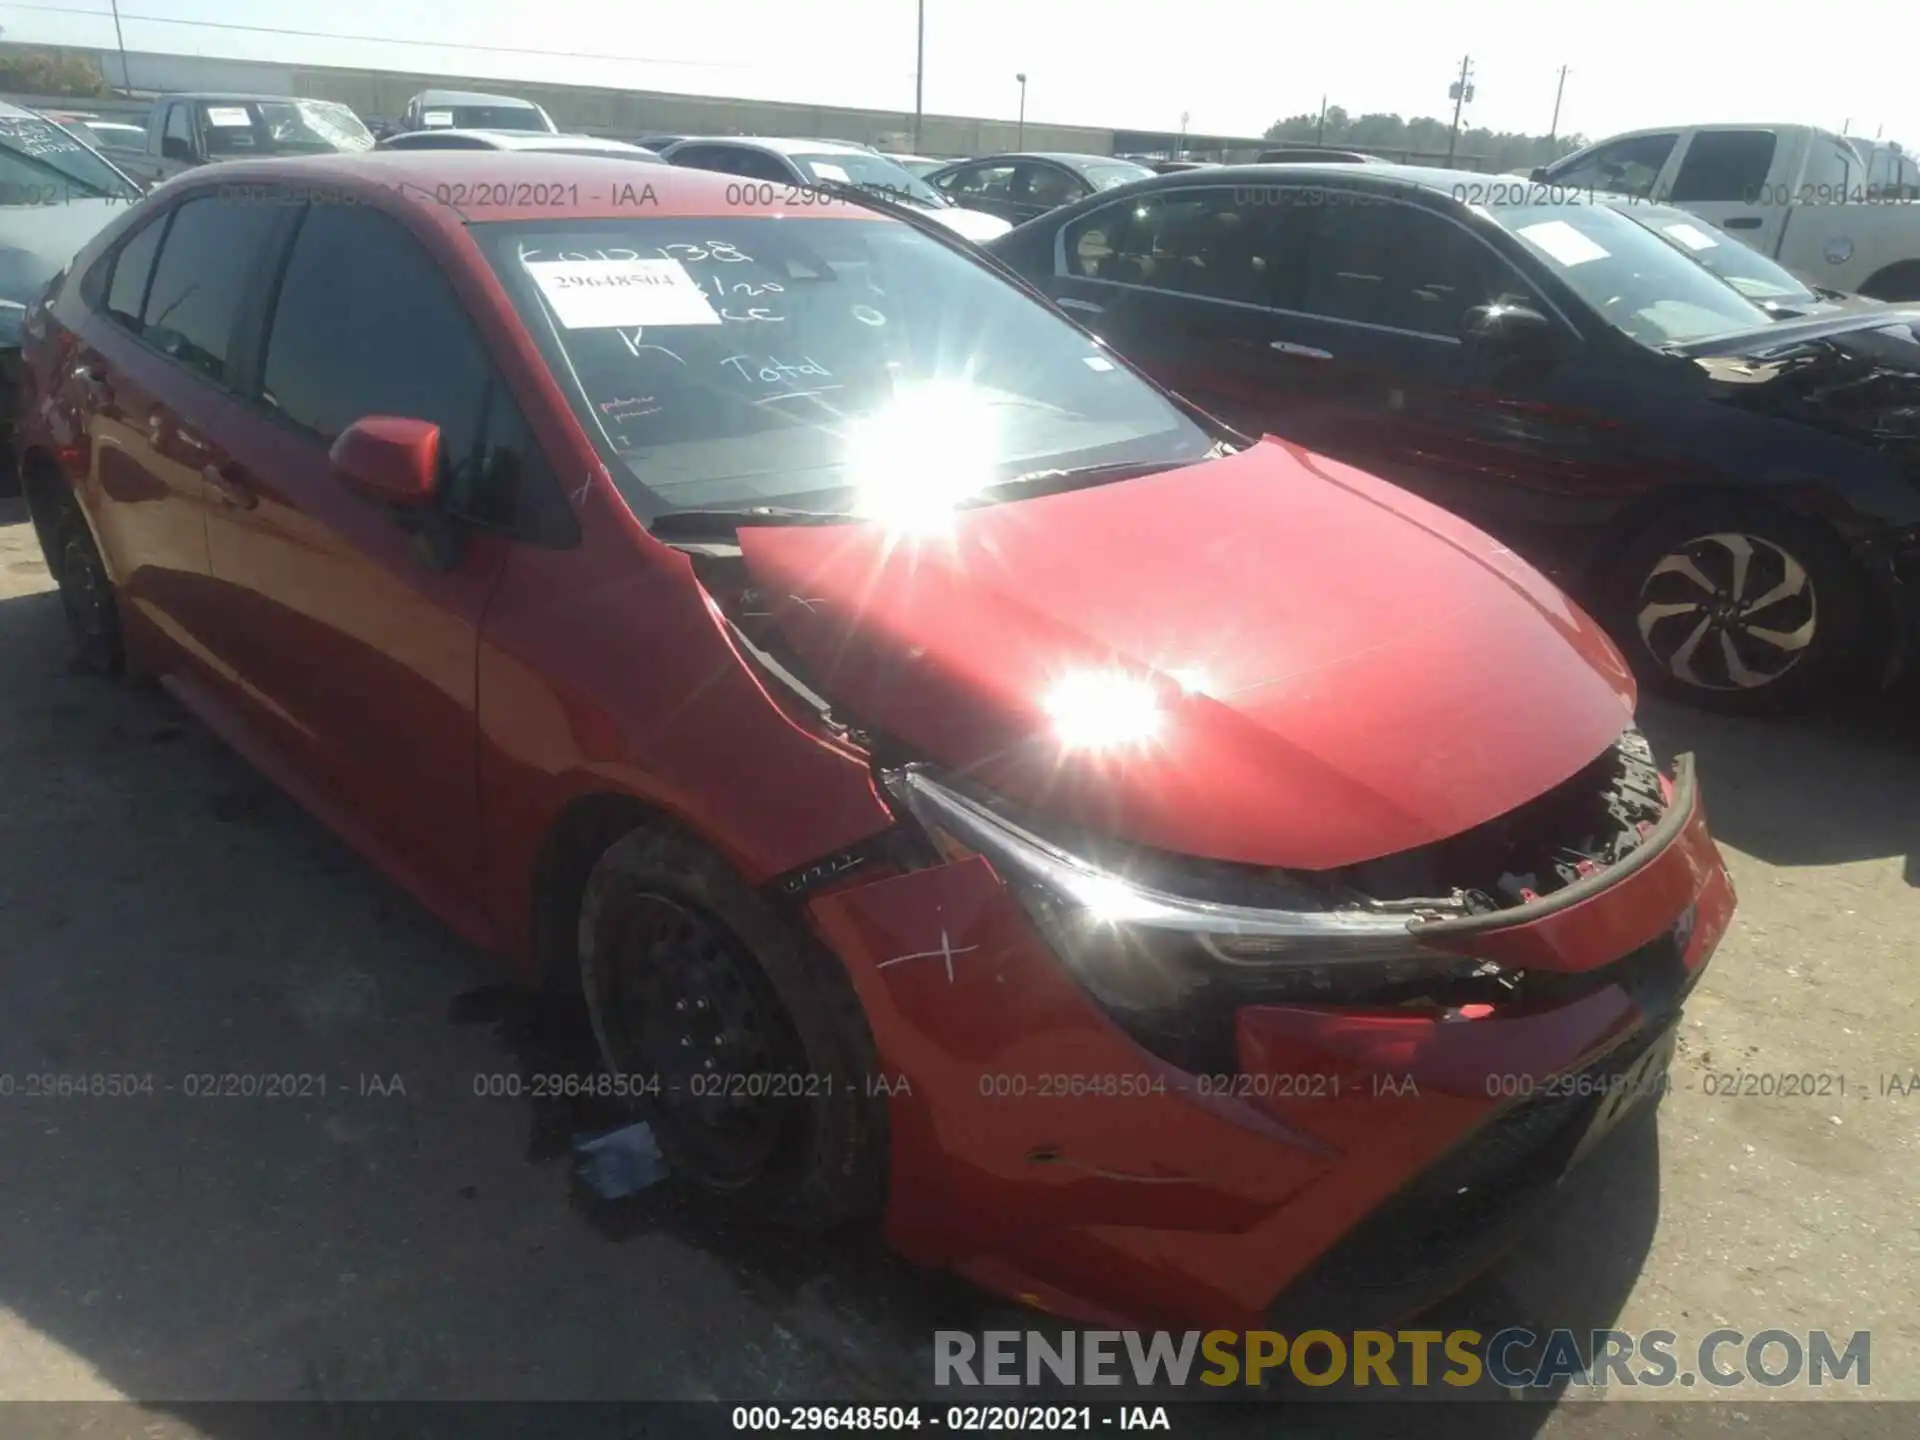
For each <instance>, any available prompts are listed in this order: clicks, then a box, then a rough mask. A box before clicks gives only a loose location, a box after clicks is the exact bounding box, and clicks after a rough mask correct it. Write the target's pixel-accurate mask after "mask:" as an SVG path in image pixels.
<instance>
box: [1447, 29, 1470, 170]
mask: <svg viewBox="0 0 1920 1440" xmlns="http://www.w3.org/2000/svg"><path fill="white" fill-rule="evenodd" d="M1447 98H1448V99H1450V100H1451V101H1453V130H1452V131H1451V133H1449V134H1448V136H1447V164H1449V165H1451V164H1453V152H1454V149H1455V147H1456V146H1458V145H1459V143H1460V107H1461V106H1462V105H1465V104H1466V103H1467V102H1468V101H1469V100H1471V99H1473V57H1472V56H1471V55H1463V56H1462V57H1461V58H1460V78H1459V79H1458V80H1456V81H1454V83H1453V84H1452V85H1451V86H1449V87H1448V88H1447Z"/></svg>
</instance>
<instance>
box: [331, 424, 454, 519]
mask: <svg viewBox="0 0 1920 1440" xmlns="http://www.w3.org/2000/svg"><path fill="white" fill-rule="evenodd" d="M327 460H328V462H329V463H330V464H331V466H332V468H333V473H334V477H335V478H336V479H338V480H339V481H340V483H341V484H343V485H345V486H346V487H347V488H348V489H351V490H357V491H359V492H360V493H361V494H362V495H365V496H368V497H369V498H371V499H374V500H381V501H385V502H386V503H387V504H389V505H392V506H394V507H395V508H396V509H400V510H423V509H425V508H426V507H427V506H429V505H431V504H432V503H433V500H434V496H435V495H436V494H438V492H439V489H440V427H439V426H438V425H434V424H431V423H429V422H428V421H425V420H408V419H403V418H402V417H400V416H398V415H369V416H367V417H366V418H365V419H363V420H356V421H354V422H353V424H351V425H349V426H348V427H347V428H346V429H345V430H342V431H341V432H340V438H339V439H337V440H335V441H334V442H333V448H332V449H331V450H329V451H328V452H327Z"/></svg>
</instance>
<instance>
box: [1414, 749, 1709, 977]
mask: <svg viewBox="0 0 1920 1440" xmlns="http://www.w3.org/2000/svg"><path fill="white" fill-rule="evenodd" d="M1697 804H1698V801H1697V799H1696V796H1695V790H1694V776H1693V756H1692V754H1691V753H1688V754H1685V755H1676V756H1674V757H1673V795H1672V796H1671V797H1670V798H1669V799H1668V801H1667V813H1666V814H1664V815H1662V816H1661V817H1660V821H1659V823H1658V824H1656V825H1655V826H1654V827H1653V828H1652V829H1651V830H1649V831H1648V832H1647V834H1646V837H1645V838H1644V839H1643V840H1641V842H1640V843H1639V844H1638V845H1637V846H1635V847H1634V848H1633V849H1632V850H1631V851H1629V852H1628V853H1627V854H1626V855H1625V856H1624V857H1622V858H1621V859H1619V860H1616V861H1614V862H1613V864H1611V865H1609V866H1607V867H1606V868H1605V869H1602V870H1596V871H1594V872H1593V873H1592V874H1591V875H1582V876H1581V877H1580V878H1579V879H1578V880H1575V881H1573V882H1572V883H1571V884H1568V885H1563V886H1561V888H1560V889H1558V890H1556V891H1554V892H1553V893H1552V894H1551V895H1548V896H1545V897H1544V898H1542V899H1539V900H1530V901H1528V902H1527V903H1526V904H1525V905H1516V906H1514V907H1513V908H1512V909H1509V910H1493V911H1489V912H1488V913H1486V914H1484V915H1466V916H1461V917H1458V918H1452V917H1447V918H1431V919H1429V918H1422V919H1417V920H1415V921H1414V922H1413V924H1412V926H1411V927H1410V928H1411V931H1412V933H1413V934H1415V935H1417V936H1420V937H1422V938H1425V937H1427V936H1444V937H1446V938H1448V939H1453V938H1456V937H1458V936H1461V935H1480V934H1484V933H1485V932H1487V931H1489V930H1506V929H1509V928H1511V927H1513V926H1516V925H1531V924H1532V923H1533V922H1534V921H1536V920H1544V919H1545V918H1546V917H1547V916H1549V915H1556V914H1558V913H1559V912H1560V911H1562V910H1566V909H1568V908H1570V907H1572V906H1574V905H1578V904H1579V903H1580V902H1581V901H1583V900H1590V899H1592V898H1593V897H1594V896H1595V895H1597V894H1599V893H1600V892H1601V891H1602V890H1610V889H1612V888H1613V887H1614V886H1615V885H1618V884H1619V883H1620V882H1621V881H1623V880H1625V879H1626V878H1627V877H1628V876H1630V875H1633V874H1635V873H1637V872H1638V871H1640V870H1644V869H1645V868H1646V867H1647V866H1649V865H1651V864H1652V863H1653V862H1654V861H1655V860H1657V859H1659V858H1660V856H1661V855H1662V854H1664V853H1665V851H1666V848H1667V847H1668V846H1669V845H1671V844H1672V843H1673V842H1674V841H1675V840H1677V839H1678V838H1679V837H1680V832H1681V831H1682V830H1684V829H1686V828H1687V822H1688V821H1689V820H1691V819H1692V818H1693V812H1694V810H1695V808H1696V807H1697Z"/></svg>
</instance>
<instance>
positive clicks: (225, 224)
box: [68, 194, 284, 678]
mask: <svg viewBox="0 0 1920 1440" xmlns="http://www.w3.org/2000/svg"><path fill="white" fill-rule="evenodd" d="M283 220H284V214H283V213H281V212H277V211H275V210H274V209H273V207H271V206H262V205H258V204H250V203H247V202H246V201H244V200H240V199H228V198H224V197H221V196H218V195H212V194H201V195H198V196H193V197H191V198H188V199H187V200H185V201H184V202H182V203H181V204H179V205H176V206H174V207H172V208H171V209H170V210H167V211H165V212H163V213H160V214H158V215H156V216H155V218H154V219H153V220H151V221H149V222H148V223H147V224H145V225H142V226H140V227H139V228H137V229H135V230H133V231H132V232H131V233H130V234H129V236H128V237H127V239H126V240H124V241H123V242H122V243H121V244H120V246H119V247H118V248H117V249H116V250H115V251H114V252H113V253H112V256H111V262H110V263H111V268H110V269H109V270H108V272H107V273H106V274H105V275H104V276H103V277H102V284H101V287H100V289H99V291H98V300H97V308H96V309H95V311H94V314H93V317H92V319H91V320H90V322H89V324H88V326H87V328H86V330H85V332H84V333H83V334H82V336H81V344H80V347H79V349H78V352H77V353H76V356H75V365H74V369H73V373H72V374H71V375H70V376H69V379H68V384H69V387H70V389H69V393H70V394H73V395H75V396H77V397H78V399H79V401H80V403H81V405H82V407H83V411H84V413H85V415H86V417H87V419H86V429H87V433H88V439H89V441H90V446H89V449H90V453H91V457H92V462H91V463H92V468H93V475H94V478H95V480H96V481H97V484H98V486H99V494H100V496H101V497H102V499H103V500H104V504H103V505H102V506H101V507H100V510H99V519H100V524H101V540H102V547H103V550H104V552H105V553H106V555H107V557H108V562H109V564H110V566H111V567H112V568H113V570H114V573H115V574H116V576H117V577H118V578H119V581H120V584H121V586H122V590H123V593H124V595H125V597H126V599H127V601H128V603H129V605H130V606H131V608H132V609H133V610H134V612H135V619H136V623H137V624H140V623H144V624H147V625H150V626H151V627H152V629H153V630H154V631H155V632H157V634H158V636H159V637H161V638H162V639H163V641H164V642H165V643H167V644H169V645H170V646H171V647H173V648H174V650H175V651H176V653H178V654H181V655H184V656H186V657H188V658H190V659H192V660H194V661H197V662H199V663H200V666H201V667H202V669H203V671H204V672H205V674H206V675H207V676H208V677H209V678H212V677H216V676H224V674H225V666H224V664H223V662H222V661H221V658H220V657H221V653H222V651H223V649H224V641H223V625H224V621H225V618H226V617H225V613H224V612H223V610H222V609H221V607H220V605H219V603H218V600H217V597H216V596H215V595H214V593H213V587H212V583H211V579H210V573H209V564H208V555H207V537H206V524H207V514H208V507H209V503H210V497H211V495H212V494H213V493H214V492H213V483H214V482H213V481H212V480H211V479H210V477H212V476H214V475H216V473H217V470H218V467H219V465H220V463H221V462H222V461H223V460H224V458H225V456H224V452H223V451H222V449H221V446H220V437H221V436H222V435H224V434H225V433H226V432H227V431H228V430H229V429H230V428H231V422H232V419H233V417H234V416H235V414H236V413H238V412H239V409H240V406H239V403H238V400H237V397H236V395H235V393H234V391H233V388H232V387H233V384H234V380H235V375H234V370H233V360H234V350H235V344H234V334H235V330H236V327H237V325H238V323H239V321H240V318H241V316H242V315H243V313H244V311H245V308H246V304H247V301H248V297H249V295H250V294H251V292H252V289H253V282H254V280H255V279H256V278H257V277H258V276H259V275H260V274H261V272H262V270H263V269H264V266H265V259H266V256H267V254H268V252H269V249H270V246H271V242H272V239H273V236H274V235H275V233H276V230H277V227H278V226H279V225H280V224H281V222H282V221H283ZM162 663H163V665H164V664H165V662H164V661H163V662H162Z"/></svg>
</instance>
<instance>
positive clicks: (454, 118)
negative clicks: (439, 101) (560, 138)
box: [420, 105, 553, 135]
mask: <svg viewBox="0 0 1920 1440" xmlns="http://www.w3.org/2000/svg"><path fill="white" fill-rule="evenodd" d="M420 118H421V120H422V122H423V123H425V124H427V125H429V126H431V127H432V128H434V129H435V130H441V129H449V128H451V129H454V130H532V131H538V132H539V133H540V134H542V135H547V134H551V133H552V131H553V127H552V126H551V125H549V124H548V123H547V117H546V116H545V115H543V114H542V113H541V112H540V111H538V110H536V109H534V107H533V106H531V105H435V106H431V107H429V108H428V109H427V111H426V112H425V113H424V114H422V115H421V117H420Z"/></svg>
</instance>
